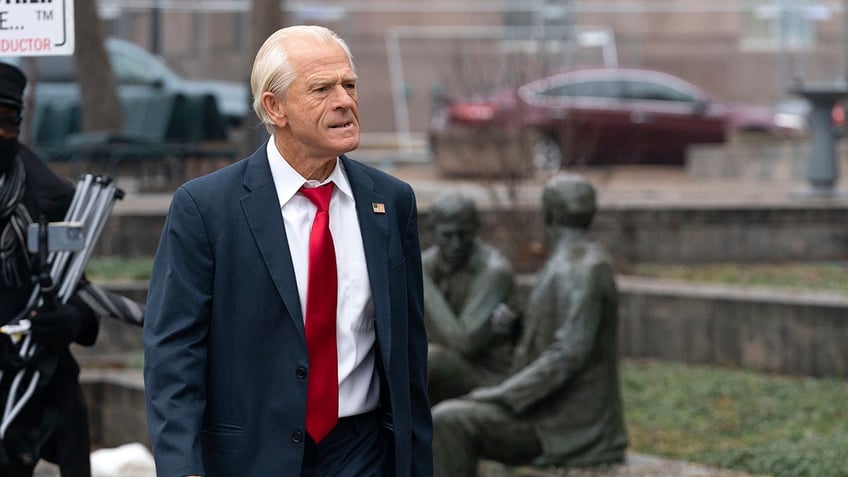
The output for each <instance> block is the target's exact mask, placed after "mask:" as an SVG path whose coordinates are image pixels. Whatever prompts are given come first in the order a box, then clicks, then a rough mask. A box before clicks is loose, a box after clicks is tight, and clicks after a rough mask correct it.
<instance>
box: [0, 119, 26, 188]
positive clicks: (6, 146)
mask: <svg viewBox="0 0 848 477" xmlns="http://www.w3.org/2000/svg"><path fill="white" fill-rule="evenodd" d="M20 124H21V111H20V110H19V109H18V108H15V107H14V106H9V105H5V104H0V174H5V173H6V172H7V171H8V170H9V169H10V168H11V167H12V163H13V162H14V160H15V157H16V156H17V155H18V133H19V132H20Z"/></svg>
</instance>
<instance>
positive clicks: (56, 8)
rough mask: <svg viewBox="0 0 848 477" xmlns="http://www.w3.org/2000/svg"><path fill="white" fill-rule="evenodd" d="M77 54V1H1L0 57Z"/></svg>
mask: <svg viewBox="0 0 848 477" xmlns="http://www.w3.org/2000/svg"><path fill="white" fill-rule="evenodd" d="M73 53H74V0H0V56H47V55H72V54H73Z"/></svg>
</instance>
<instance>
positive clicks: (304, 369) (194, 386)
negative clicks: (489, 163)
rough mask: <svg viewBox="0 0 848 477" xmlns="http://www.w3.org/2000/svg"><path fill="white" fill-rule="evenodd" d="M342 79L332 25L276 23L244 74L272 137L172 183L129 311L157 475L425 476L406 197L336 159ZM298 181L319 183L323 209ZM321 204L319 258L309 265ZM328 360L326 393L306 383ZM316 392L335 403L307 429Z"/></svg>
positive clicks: (427, 450) (349, 135)
mask: <svg viewBox="0 0 848 477" xmlns="http://www.w3.org/2000/svg"><path fill="white" fill-rule="evenodd" d="M356 82H357V77H356V71H355V68H354V65H353V61H352V58H351V54H350V51H349V49H348V47H347V45H346V44H345V43H344V41H343V40H342V39H340V38H339V37H338V36H336V34H335V33H333V32H331V31H330V30H327V29H325V28H323V27H311V26H310V27H306V26H295V27H289V28H284V29H281V30H279V31H277V32H276V33H274V34H273V35H271V36H270V37H269V38H268V39H267V40H266V42H265V44H264V45H263V46H262V47H261V48H260V50H259V52H258V53H257V56H256V59H255V61H254V65H253V71H252V74H251V87H252V90H253V96H254V109H255V110H256V112H257V114H258V115H259V117H260V118H261V119H262V120H263V122H264V123H265V125H266V127H267V128H268V130H269V132H270V133H271V139H270V140H269V141H268V142H267V143H266V144H265V145H263V146H262V147H261V148H259V149H258V150H257V151H256V152H254V153H253V155H252V156H250V157H248V158H247V159H245V160H242V161H239V162H237V163H235V164H233V165H231V166H228V167H226V168H223V169H221V170H219V171H216V172H214V173H212V174H209V175H207V176H204V177H201V178H198V179H195V180H192V181H189V182H188V183H186V184H185V185H183V186H182V187H180V188H179V189H178V190H177V191H176V193H175V194H174V197H173V200H172V204H171V208H170V211H169V213H168V218H167V221H166V224H165V229H164V231H163V233H162V238H161V241H160V243H159V247H158V250H157V253H156V260H155V264H154V268H153V276H152V278H151V282H150V293H149V298H148V302H147V312H146V315H145V321H144V346H145V369H144V377H145V384H146V386H147V412H148V425H149V429H150V436H151V441H152V445H153V453H154V456H155V459H156V468H157V475H159V477H184V476H205V477H233V476H240V477H267V476H272V475H273V476H297V475H300V476H333V477H339V476H341V477H344V476H351V477H353V476H357V477H360V476H430V475H432V446H431V435H432V421H431V417H430V408H429V404H428V401H427V388H426V376H427V371H426V362H427V337H426V334H425V329H424V320H423V311H422V309H423V307H422V301H423V299H422V295H423V291H422V273H421V251H420V246H419V239H418V225H417V218H418V213H417V209H416V204H415V197H414V195H413V191H412V189H411V187H410V186H409V185H408V184H405V183H403V182H401V181H399V180H397V179H395V178H393V177H391V176H389V175H387V174H384V173H382V172H380V171H378V170H375V169H373V168H370V167H368V166H365V165H363V164H361V163H358V162H356V161H354V160H351V159H349V158H347V157H346V156H344V153H346V152H348V151H351V150H353V149H355V148H356V147H357V146H358V145H359V113H358V107H357V89H356ZM328 184H331V185H329V186H327V185H328ZM311 188H322V189H324V190H327V188H329V191H330V194H331V196H330V202H329V206H328V207H325V208H323V209H322V208H319V206H316V205H313V202H312V201H311V199H309V198H308V196H309V195H310V194H308V193H307V192H312V191H307V190H306V189H311ZM319 214H323V215H326V214H328V221H329V230H330V232H331V236H332V240H331V244H332V246H331V248H334V252H335V257H336V258H335V265H336V266H335V267H333V266H332V265H333V264H332V262H331V263H330V264H329V266H323V267H321V269H318V267H313V266H311V264H312V257H311V254H312V253H313V248H312V245H311V242H312V241H313V240H314V238H313V237H312V236H311V233H312V232H313V230H312V229H313V221H314V223H315V224H316V227H318V225H317V224H318V220H317V218H316V217H317V216H318V215H319ZM325 263H326V262H325ZM333 268H335V269H336V270H337V272H335V273H332V272H331V273H329V274H328V273H327V272H328V270H331V269H333ZM319 274H321V275H319ZM315 277H320V279H317V283H316V282H315V281H314V280H313V279H314V278H315ZM316 285H317V286H316ZM328 289H329V290H335V291H336V292H335V293H330V294H328V295H324V296H323V297H322V298H320V299H318V300H315V299H313V298H314V297H313V295H315V296H319V295H318V294H320V293H325V292H326V291H327V290H328ZM327 303H335V306H329V308H332V309H333V310H334V311H335V316H334V317H333V319H334V320H335V339H334V340H331V341H335V345H336V346H333V347H332V348H333V349H332V351H324V350H321V351H320V352H319V351H316V350H315V349H312V350H311V352H310V350H309V348H310V347H309V346H307V343H308V342H309V343H311V341H310V331H312V333H313V334H314V333H315V331H313V330H316V329H317V328H313V327H312V326H311V325H310V324H309V323H310V322H311V321H310V320H311V319H312V318H310V314H311V313H312V312H310V307H312V308H315V309H317V308H319V307H322V308H328V306H327ZM307 304H309V306H307ZM328 353H337V359H335V360H332V361H333V363H332V364H333V366H332V368H333V372H334V373H336V375H337V383H338V386H337V388H336V386H335V383H333V386H332V390H331V392H329V393H328V392H327V389H328V388H322V390H320V391H315V389H317V388H314V387H313V385H312V381H313V379H318V378H317V377H316V376H317V375H318V374H319V372H318V371H317V368H318V361H319V358H321V359H323V358H324V357H326V356H327V354H328ZM336 365H337V366H336ZM322 366H323V365H322ZM321 373H323V371H321ZM336 375H333V376H334V377H335V376H336ZM336 393H338V396H336ZM307 395H308V396H309V399H307ZM336 397H337V398H338V399H336ZM319 401H321V402H325V403H326V402H330V403H332V405H333V406H334V407H333V408H332V409H333V411H330V412H323V414H321V413H318V414H319V418H320V419H321V420H322V421H323V422H324V424H326V425H324V429H325V430H324V431H320V432H318V431H315V429H316V427H314V426H313V427H311V428H310V424H309V422H310V417H308V416H309V415H310V411H311V415H312V416H315V415H316V413H315V410H316V409H318V406H319V404H318V402H319ZM313 422H314V421H313Z"/></svg>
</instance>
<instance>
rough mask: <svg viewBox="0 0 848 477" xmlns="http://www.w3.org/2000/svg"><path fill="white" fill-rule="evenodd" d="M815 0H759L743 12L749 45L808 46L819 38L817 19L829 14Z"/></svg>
mask: <svg viewBox="0 0 848 477" xmlns="http://www.w3.org/2000/svg"><path fill="white" fill-rule="evenodd" d="M829 13H830V12H829V8H828V7H827V6H825V5H821V4H819V3H818V2H817V1H816V0H759V1H757V2H755V3H754V4H753V6H752V8H751V9H749V10H746V11H745V12H743V15H744V23H743V25H744V30H743V35H742V46H743V48H746V49H763V50H805V49H809V48H812V47H813V46H814V45H815V41H816V25H815V22H816V20H821V19H825V17H827V16H829Z"/></svg>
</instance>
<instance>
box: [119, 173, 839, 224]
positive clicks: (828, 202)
mask: <svg viewBox="0 0 848 477" xmlns="http://www.w3.org/2000/svg"><path fill="white" fill-rule="evenodd" d="M372 165H373V166H375V167H378V168H379V169H382V170H384V171H386V172H388V173H389V174H392V175H393V176H395V177H398V178H399V179H402V180H404V181H406V182H408V183H410V184H411V185H412V187H413V188H414V189H415V193H416V196H417V198H418V202H419V207H420V208H425V207H428V206H429V204H430V203H431V202H432V200H433V199H434V198H435V197H436V196H437V195H438V194H439V193H441V192H443V191H445V190H449V189H450V190H458V191H461V192H463V193H465V194H468V195H470V196H472V197H473V198H474V199H475V200H477V201H478V203H480V204H481V205H485V204H487V203H492V202H498V203H499V204H500V205H502V206H506V205H511V204H512V200H511V199H509V198H508V197H509V192H510V189H511V188H512V189H514V192H515V193H516V196H517V201H518V203H521V204H538V203H539V201H540V199H541V187H542V186H543V185H544V180H545V178H544V177H536V178H531V179H526V180H523V181H521V182H514V183H510V182H504V181H493V180H478V179H454V178H443V177H440V176H439V173H438V171H437V169H436V167H435V166H434V165H433V164H431V163H428V162H414V163H393V162H379V163H373V164H372ZM566 172H572V173H575V174H580V175H582V176H584V177H586V179H588V180H589V181H590V182H591V183H592V184H593V185H594V186H595V188H596V190H597V194H598V203H599V204H600V206H601V207H604V208H622V207H633V206H639V207H644V206H649V205H662V206H663V207H678V206H679V207H699V206H705V207H706V206H709V207H712V208H715V207H733V206H739V205H744V206H763V207H786V208H794V207H802V206H803V207H806V208H809V207H810V206H814V207H818V206H822V207H832V206H833V205H848V190H846V189H842V188H839V187H837V190H836V194H835V197H833V198H825V199H822V198H809V197H804V196H803V194H804V191H805V190H806V189H807V184H806V183H805V182H804V181H802V180H795V181H788V180H759V181H758V180H726V179H725V180H717V179H697V178H693V177H691V176H690V175H689V174H687V172H686V170H685V169H684V168H680V167H662V166H610V167H604V168H581V169H574V170H569V171H566ZM118 184H119V186H120V178H119V179H118ZM171 195H172V194H171V193H138V192H129V193H127V195H126V197H125V198H124V200H122V201H119V202H118V203H117V204H116V205H115V210H116V212H118V213H120V212H121V211H132V212H133V213H137V214H146V213H149V214H151V215H161V214H163V213H164V211H166V210H167V208H168V205H169V204H170V201H171Z"/></svg>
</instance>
